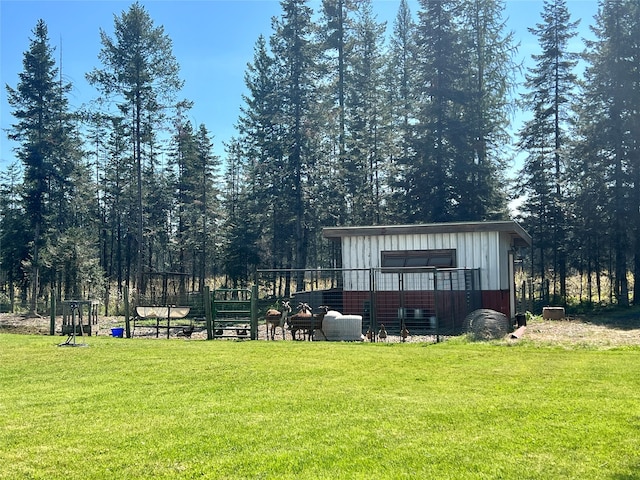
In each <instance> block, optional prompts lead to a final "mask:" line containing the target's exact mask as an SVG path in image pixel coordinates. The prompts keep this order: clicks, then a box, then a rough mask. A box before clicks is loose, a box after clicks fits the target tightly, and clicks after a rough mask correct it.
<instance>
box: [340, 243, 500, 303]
mask: <svg viewBox="0 0 640 480" xmlns="http://www.w3.org/2000/svg"><path fill="white" fill-rule="evenodd" d="M510 248H511V241H510V237H509V236H508V235H506V234H503V235H500V233H499V232H460V233H436V234H407V235H397V234H392V235H374V236H347V237H342V265H343V267H344V268H345V269H358V268H378V267H380V257H381V255H380V253H381V252H382V251H395V250H437V249H455V250H456V256H457V259H456V261H457V267H459V268H479V269H480V285H481V288H482V290H504V289H508V288H509V278H508V268H507V266H508V251H509V249H510ZM345 280H347V279H345ZM345 283H347V282H345ZM358 283H362V281H360V282H358ZM367 283H368V282H367ZM360 287H364V285H360ZM367 288H368V285H367ZM359 290H360V288H359Z"/></svg>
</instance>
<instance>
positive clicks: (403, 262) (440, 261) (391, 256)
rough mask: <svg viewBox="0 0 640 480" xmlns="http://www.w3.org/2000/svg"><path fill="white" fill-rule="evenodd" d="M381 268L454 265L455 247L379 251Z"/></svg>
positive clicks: (446, 266)
mask: <svg viewBox="0 0 640 480" xmlns="http://www.w3.org/2000/svg"><path fill="white" fill-rule="evenodd" d="M381 255H382V258H381V265H382V267H383V268H408V267H409V268H410V267H413V268H415V267H438V268H452V267H455V266H456V251H455V249H453V248H452V249H442V250H397V251H391V252H381Z"/></svg>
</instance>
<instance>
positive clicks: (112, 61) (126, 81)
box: [87, 2, 183, 289]
mask: <svg viewBox="0 0 640 480" xmlns="http://www.w3.org/2000/svg"><path fill="white" fill-rule="evenodd" d="M100 38H101V42H102V50H101V51H100V54H99V59H100V61H101V62H102V64H103V68H102V69H94V70H93V71H92V72H91V73H89V74H88V75H87V79H88V80H89V82H90V83H91V84H93V85H96V86H97V87H98V88H99V89H100V91H101V93H102V94H103V95H105V96H106V97H113V96H115V97H116V99H117V105H118V109H119V111H120V113H121V114H122V117H123V118H124V119H125V121H126V122H127V123H128V124H129V128H130V129H131V132H132V136H131V141H132V145H131V149H132V151H133V160H134V166H135V179H136V188H137V198H136V209H135V218H136V220H137V225H136V236H135V252H136V258H135V260H136V275H137V282H138V283H137V285H138V288H139V289H143V287H144V286H143V285H142V274H143V255H144V252H145V251H147V252H148V251H149V243H147V245H145V236H144V233H145V225H144V224H145V220H144V206H145V205H149V204H150V203H151V201H149V202H147V201H145V200H147V199H144V198H143V191H144V180H145V179H143V173H145V172H147V173H153V172H154V171H155V169H154V167H153V161H154V160H153V153H154V152H153V150H152V149H151V148H150V147H151V146H152V145H153V143H150V142H153V133H154V130H155V129H157V125H158V123H160V122H162V121H163V120H164V118H165V116H166V109H167V108H171V107H175V106H176V94H177V92H178V91H179V90H180V89H181V88H182V84H183V82H182V81H181V80H180V79H179V76H178V70H179V67H178V63H177V61H176V59H175V57H174V56H173V53H172V46H171V39H170V38H169V37H168V36H167V35H166V34H165V33H164V29H163V27H156V26H155V25H154V23H153V21H152V19H151V17H150V16H149V14H148V12H147V11H146V10H145V8H144V7H143V6H142V5H141V4H140V3H137V2H136V3H134V4H132V5H131V7H130V8H129V10H128V11H125V12H122V14H121V15H120V16H117V17H115V22H114V36H113V38H112V37H110V36H109V35H108V34H107V33H106V32H105V31H103V30H101V32H100ZM145 145H146V146H147V148H146V150H145ZM143 155H144V157H145V158H143ZM145 160H146V165H145ZM148 181H149V183H150V184H153V183H156V182H157V181H159V180H157V179H154V178H151V179H149V180H148ZM160 183H161V182H160ZM152 187H153V188H154V189H153V190H151V192H153V193H157V192H158V190H157V189H156V187H160V188H163V187H164V186H163V185H152ZM149 200H151V199H149ZM163 208H164V207H160V208H158V209H155V208H151V210H152V211H155V212H158V211H161V210H162V209H163ZM146 238H147V239H154V240H156V238H155V237H150V236H147V237H146ZM147 260H148V262H147V263H148V264H149V263H150V262H152V259H147Z"/></svg>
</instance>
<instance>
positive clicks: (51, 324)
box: [49, 288, 56, 336]
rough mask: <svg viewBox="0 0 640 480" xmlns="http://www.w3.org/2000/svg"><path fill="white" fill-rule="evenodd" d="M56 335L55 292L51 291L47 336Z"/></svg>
mask: <svg viewBox="0 0 640 480" xmlns="http://www.w3.org/2000/svg"><path fill="white" fill-rule="evenodd" d="M55 334H56V292H55V291H54V289H53V288H52V289H51V313H50V316H49V335H51V336H53V335H55Z"/></svg>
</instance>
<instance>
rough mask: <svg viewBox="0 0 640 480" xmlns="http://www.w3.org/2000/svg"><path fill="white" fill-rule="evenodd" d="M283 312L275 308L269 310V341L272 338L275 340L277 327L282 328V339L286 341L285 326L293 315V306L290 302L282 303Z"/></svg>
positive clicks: (267, 318)
mask: <svg viewBox="0 0 640 480" xmlns="http://www.w3.org/2000/svg"><path fill="white" fill-rule="evenodd" d="M281 310H282V312H281V311H279V310H276V309H275V308H270V309H269V310H267V314H266V315H265V320H266V323H267V340H269V336H271V340H275V334H276V327H280V329H281V330H282V339H283V340H285V333H284V324H285V323H286V322H287V317H288V316H289V314H290V313H291V306H290V305H289V302H282V308H281Z"/></svg>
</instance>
